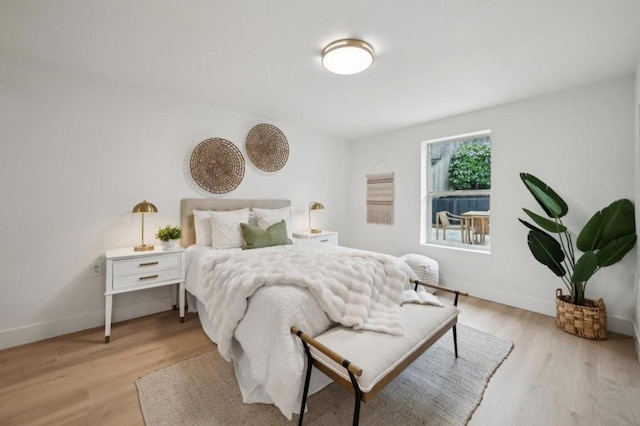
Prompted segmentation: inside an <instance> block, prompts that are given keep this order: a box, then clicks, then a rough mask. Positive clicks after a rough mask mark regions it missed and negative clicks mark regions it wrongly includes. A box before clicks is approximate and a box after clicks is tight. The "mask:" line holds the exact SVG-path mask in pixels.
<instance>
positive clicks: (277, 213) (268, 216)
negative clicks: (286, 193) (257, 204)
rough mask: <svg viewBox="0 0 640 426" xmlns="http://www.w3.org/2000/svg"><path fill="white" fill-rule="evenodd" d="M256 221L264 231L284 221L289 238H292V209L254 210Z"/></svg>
mask: <svg viewBox="0 0 640 426" xmlns="http://www.w3.org/2000/svg"><path fill="white" fill-rule="evenodd" d="M253 211H254V212H255V214H256V221H257V223H258V226H259V227H260V228H262V229H267V228H268V227H270V226H271V225H273V224H275V223H278V222H280V221H281V220H284V222H285V225H286V227H287V236H288V237H289V238H291V207H283V208H281V209H258V208H254V209H253Z"/></svg>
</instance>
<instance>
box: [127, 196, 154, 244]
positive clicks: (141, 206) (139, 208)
mask: <svg viewBox="0 0 640 426" xmlns="http://www.w3.org/2000/svg"><path fill="white" fill-rule="evenodd" d="M133 213H142V238H141V244H140V245H139V246H135V247H134V248H133V250H134V251H149V250H153V246H152V245H148V244H145V243H144V214H145V213H158V209H157V208H156V206H154V205H153V204H151V203H150V202H148V201H147V200H144V201H143V202H141V203H138V204H136V205H135V206H134V207H133Z"/></svg>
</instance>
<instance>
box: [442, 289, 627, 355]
mask: <svg viewBox="0 0 640 426" xmlns="http://www.w3.org/2000/svg"><path fill="white" fill-rule="evenodd" d="M440 282H441V284H442V285H443V286H446V287H451V288H455V289H458V290H462V291H466V292H468V293H469V294H470V295H471V296H474V297H478V298H480V299H485V300H490V301H492V302H497V303H502V304H504V305H508V306H513V307H516V308H520V309H526V310H528V311H532V312H536V313H539V314H543V315H548V316H550V317H555V316H556V304H555V299H554V297H555V296H553V295H552V296H551V297H549V299H538V298H535V297H530V296H523V295H520V294H516V293H512V292H508V291H503V290H499V289H495V288H487V287H482V286H477V285H474V284H469V283H464V282H461V281H457V280H445V279H441V280H440ZM463 306H464V305H463ZM607 329H608V330H610V331H613V332H615V333H620V334H624V335H625V336H636V342H637V336H638V333H637V330H634V324H633V321H632V320H630V319H626V318H620V317H616V316H613V315H611V314H608V315H607ZM636 344H637V343H636Z"/></svg>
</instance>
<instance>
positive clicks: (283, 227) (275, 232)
mask: <svg viewBox="0 0 640 426" xmlns="http://www.w3.org/2000/svg"><path fill="white" fill-rule="evenodd" d="M240 228H241V229H242V236H243V237H244V248H245V249H254V248H261V247H271V246H282V245H285V244H289V243H290V241H289V238H287V224H286V222H285V221H284V219H283V220H281V221H280V222H278V223H274V224H273V225H271V226H270V227H268V228H267V229H262V228H260V227H259V226H253V225H249V224H248V223H241V224H240Z"/></svg>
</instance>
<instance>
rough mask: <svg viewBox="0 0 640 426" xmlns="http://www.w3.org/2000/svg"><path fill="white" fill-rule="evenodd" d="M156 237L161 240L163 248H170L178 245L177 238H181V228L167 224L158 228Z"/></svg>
mask: <svg viewBox="0 0 640 426" xmlns="http://www.w3.org/2000/svg"><path fill="white" fill-rule="evenodd" d="M156 238H157V239H159V240H160V241H162V247H164V249H165V250H171V249H173V248H175V247H177V246H178V240H179V239H180V238H182V229H180V228H179V227H177V226H171V225H167V226H165V227H164V228H160V229H158V232H157V233H156Z"/></svg>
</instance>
